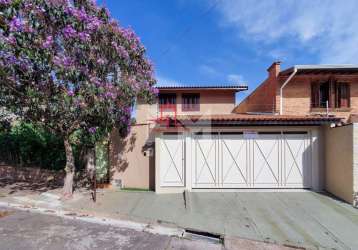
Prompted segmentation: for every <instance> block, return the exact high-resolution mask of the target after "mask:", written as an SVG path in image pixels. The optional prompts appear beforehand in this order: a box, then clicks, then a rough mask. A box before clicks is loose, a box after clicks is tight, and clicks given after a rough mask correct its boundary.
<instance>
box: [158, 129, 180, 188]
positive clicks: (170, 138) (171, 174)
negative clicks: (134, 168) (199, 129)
mask: <svg viewBox="0 0 358 250" xmlns="http://www.w3.org/2000/svg"><path fill="white" fill-rule="evenodd" d="M159 165H160V184H161V186H184V140H183V137H182V135H181V134H179V135H163V136H162V138H161V140H160V163H159Z"/></svg>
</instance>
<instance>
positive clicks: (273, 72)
mask: <svg viewBox="0 0 358 250" xmlns="http://www.w3.org/2000/svg"><path fill="white" fill-rule="evenodd" d="M274 65H275V63H274V64H273V66H271V67H270V68H269V69H268V71H269V77H268V78H267V79H266V80H265V81H264V82H263V83H262V84H261V85H260V86H259V87H257V88H256V89H255V90H254V91H253V92H252V93H251V94H250V95H249V96H248V97H247V98H245V99H244V100H243V101H242V102H241V103H240V104H239V105H238V106H237V107H236V108H235V110H234V111H235V112H237V113H246V112H272V111H274V112H275V113H279V111H280V87H281V86H282V84H283V83H284V82H285V81H286V79H287V78H288V76H282V75H279V74H277V72H279V71H278V70H279V68H277V67H276V68H275V67H274ZM330 77H334V78H335V79H336V80H337V81H338V82H347V83H350V103H351V105H350V108H348V109H347V108H346V109H337V108H330V109H329V114H331V115H336V116H337V117H342V118H344V119H348V118H349V116H350V114H358V76H354V75H330V74H327V75H295V76H294V77H293V78H292V79H291V80H290V82H289V83H288V84H287V85H286V86H285V88H284V89H283V99H282V102H283V109H282V114H283V115H312V114H322V115H325V114H326V112H327V111H326V109H325V108H322V109H312V108H311V83H312V82H313V81H328V80H329V78H330Z"/></svg>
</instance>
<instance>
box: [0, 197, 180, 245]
mask: <svg viewBox="0 0 358 250" xmlns="http://www.w3.org/2000/svg"><path fill="white" fill-rule="evenodd" d="M1 206H2V207H8V208H13V209H18V210H22V211H31V212H34V213H39V214H46V215H54V216H58V217H61V218H66V219H72V220H81V221H85V222H89V223H97V224H102V225H110V226H114V227H124V228H128V229H133V230H136V231H140V232H148V233H152V234H159V235H166V236H175V237H179V238H182V237H183V236H184V233H185V230H184V229H181V228H178V227H166V226H162V225H158V224H151V223H140V222H133V221H129V220H118V219H112V218H108V217H104V216H94V215H90V214H88V213H78V212H73V211H66V210H59V209H48V208H41V207H36V206H29V205H22V204H17V203H10V202H2V201H0V207H1Z"/></svg>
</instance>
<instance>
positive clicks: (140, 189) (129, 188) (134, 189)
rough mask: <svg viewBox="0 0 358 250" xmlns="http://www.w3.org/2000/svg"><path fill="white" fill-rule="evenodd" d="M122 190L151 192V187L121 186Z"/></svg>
mask: <svg viewBox="0 0 358 250" xmlns="http://www.w3.org/2000/svg"><path fill="white" fill-rule="evenodd" d="M120 190H121V191H128V192H130V191H135V192H150V189H148V188H131V187H126V188H121V189H120Z"/></svg>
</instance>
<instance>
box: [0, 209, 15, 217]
mask: <svg viewBox="0 0 358 250" xmlns="http://www.w3.org/2000/svg"><path fill="white" fill-rule="evenodd" d="M12 213H14V212H10V211H0V218H3V217H5V216H8V215H10V214H12Z"/></svg>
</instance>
